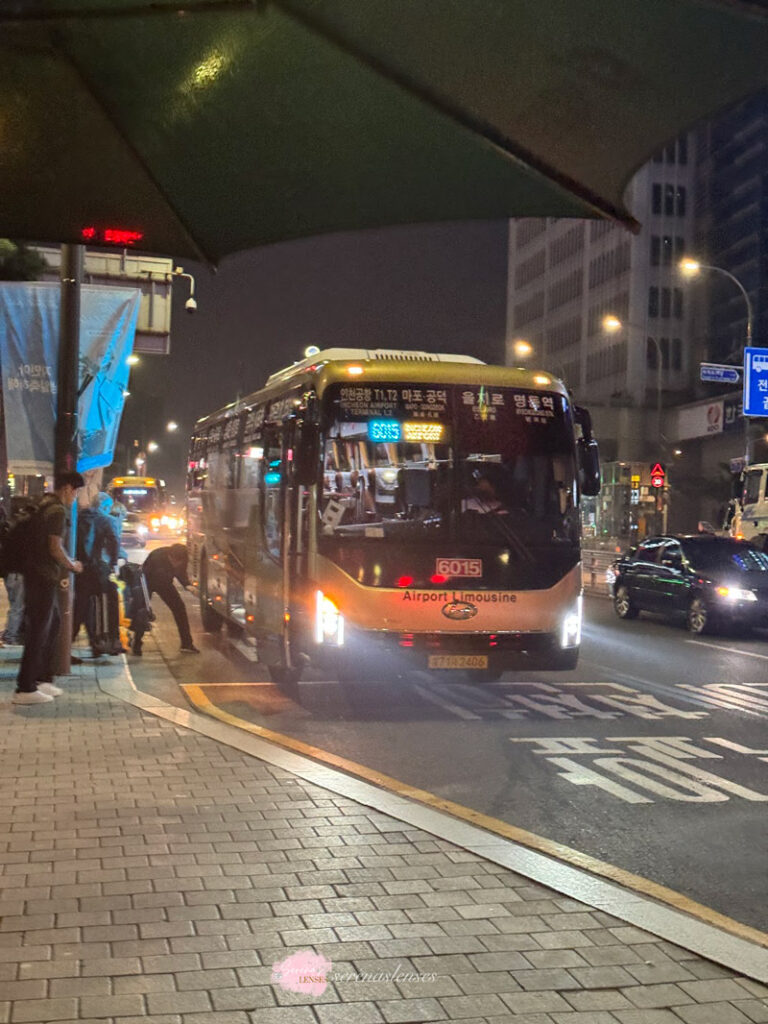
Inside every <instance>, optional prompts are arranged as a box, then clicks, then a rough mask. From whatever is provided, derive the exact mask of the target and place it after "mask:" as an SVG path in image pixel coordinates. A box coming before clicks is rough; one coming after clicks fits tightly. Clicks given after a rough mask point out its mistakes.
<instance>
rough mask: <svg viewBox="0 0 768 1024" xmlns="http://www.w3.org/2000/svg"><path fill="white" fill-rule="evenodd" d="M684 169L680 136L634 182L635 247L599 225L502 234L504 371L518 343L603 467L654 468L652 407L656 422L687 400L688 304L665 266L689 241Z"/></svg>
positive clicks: (523, 223)
mask: <svg viewBox="0 0 768 1024" xmlns="http://www.w3.org/2000/svg"><path fill="white" fill-rule="evenodd" d="M692 157H693V151H692V147H691V139H690V137H689V136H688V135H684V136H681V137H680V138H678V139H677V140H676V141H675V142H673V143H672V144H670V145H669V146H667V147H666V148H665V149H664V150H663V151H662V152H660V153H658V154H657V155H656V156H655V157H654V158H653V159H652V160H651V161H650V162H649V163H647V164H646V165H644V166H643V167H642V168H641V169H640V170H639V171H638V172H637V174H636V175H635V176H634V178H633V179H632V181H631V182H630V184H629V188H628V194H627V204H628V206H629V208H630V209H631V210H632V211H633V213H634V214H635V216H636V217H637V219H638V220H639V221H640V222H641V223H642V225H643V229H642V232H641V233H640V234H639V235H636V236H633V235H631V234H629V233H628V232H627V231H626V230H625V229H624V228H621V227H617V226H616V225H614V224H611V223H608V222H605V221H584V220H558V219H554V218H549V219H522V220H516V221H511V222H510V231H509V276H508V301H507V335H506V337H507V362H508V363H510V364H514V363H516V362H519V361H520V360H519V359H518V358H517V357H516V356H515V350H514V343H515V341H517V340H520V339H524V340H525V341H528V342H529V343H530V344H531V345H532V346H533V350H534V351H533V355H532V356H531V357H530V360H529V361H531V362H535V363H536V365H538V366H542V367H545V368H546V369H548V370H550V371H552V372H554V373H556V374H558V375H559V376H561V377H563V378H564V380H565V381H566V383H567V385H568V387H569V388H571V390H572V391H573V393H574V395H575V396H576V399H577V400H578V401H580V402H583V403H584V404H585V405H589V407H590V409H592V411H593V416H594V419H595V424H596V428H597V431H598V436H599V437H600V441H601V446H602V450H603V453H604V457H606V458H607V459H610V460H617V459H626V460H631V459H639V458H650V457H654V455H655V453H656V452H657V451H658V441H659V437H658V434H659V422H658V416H657V414H658V407H659V399H660V400H661V405H662V411H663V410H664V409H666V408H667V407H668V406H669V405H670V403H672V402H680V401H681V400H683V399H684V398H686V397H688V396H689V395H690V391H691V384H690V379H691V367H692V358H693V352H692V346H691V339H690V327H689V316H688V308H689V296H688V290H687V286H686V283H685V282H684V281H683V280H682V279H681V278H680V276H679V273H678V271H677V267H676V263H677V261H678V260H679V258H680V257H681V256H682V255H683V254H684V253H685V252H686V251H688V248H689V246H690V244H691V241H692V234H693V231H692V220H693V202H692V200H693V188H692V182H693V175H694V169H695V168H694V161H693V159H692ZM606 317H612V318H614V319H613V320H612V321H608V322H609V323H610V325H611V327H612V328H613V329H612V330H609V329H606V322H607V321H606Z"/></svg>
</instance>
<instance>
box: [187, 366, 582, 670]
mask: <svg viewBox="0 0 768 1024" xmlns="http://www.w3.org/2000/svg"><path fill="white" fill-rule="evenodd" d="M187 486H188V505H187V518H188V543H189V554H190V576H191V579H192V581H193V583H194V584H195V586H196V587H197V588H198V593H199V601H200V612H201V616H202V621H203V627H204V628H205V629H206V630H208V631H215V630H218V629H219V628H220V627H221V626H222V624H223V623H225V622H226V623H228V624H229V628H230V629H231V630H233V634H234V635H235V636H239V637H241V638H242V636H243V634H245V636H246V637H247V638H250V642H251V645H252V646H255V647H256V650H257V655H258V660H259V661H261V662H263V663H265V664H266V666H267V667H268V669H269V672H270V675H271V677H272V679H273V680H274V681H275V682H276V683H278V684H280V685H284V686H291V687H295V685H296V684H297V682H298V680H299V678H300V676H301V674H302V671H303V670H304V668H305V667H306V666H308V665H312V666H315V667H317V668H318V669H320V670H321V671H323V672H330V673H332V674H333V676H334V678H337V679H339V680H342V681H352V680H355V679H359V678H364V677H370V676H371V675H374V674H375V673H376V672H378V671H382V670H385V669H387V670H388V669H389V667H390V666H391V667H392V669H393V670H400V669H401V668H402V667H406V668H408V667H410V668H411V669H425V670H429V671H431V672H446V671H447V670H457V671H460V672H463V673H467V674H468V675H469V676H470V678H473V679H476V680H478V681H492V680H495V679H498V678H499V676H500V675H501V674H502V673H503V672H504V671H506V670H508V669H514V668H524V667H537V668H541V669H572V668H574V667H575V666H576V663H577V660H578V653H579V644H580V638H581V618H582V611H581V606H582V597H581V565H580V516H579V504H580V499H581V496H582V495H594V494H597V493H598V491H599V487H600V470H599V462H598V456H597V444H596V442H595V441H594V439H593V437H592V431H591V423H590V418H589V414H588V412H587V411H586V410H584V409H580V408H579V407H577V406H575V405H574V404H573V402H572V400H571V397H570V395H569V393H568V391H567V390H566V388H565V386H564V385H563V384H562V382H561V381H559V380H557V379H556V378H555V377H553V376H552V375H551V374H548V373H544V372H529V371H526V370H523V369H512V368H510V367H503V366H491V365H487V364H486V363H483V362H482V361H480V360H479V359H475V358H474V357H471V356H459V355H443V354H433V353H425V352H398V351H391V350H369V349H329V350H327V351H322V352H317V353H316V354H314V355H310V356H308V357H307V358H305V359H303V360H302V361H300V362H298V363H295V364H294V365H293V366H290V367H288V368H286V369H284V370H281V371H279V372H277V373H275V374H273V375H272V376H271V377H269V379H268V380H267V382H266V384H265V386H264V387H263V388H262V389H261V390H260V391H257V392H256V393H255V394H252V395H250V396H249V397H248V398H245V399H242V400H239V401H237V402H235V403H234V404H232V405H228V406H226V407H225V408H223V409H220V410H219V411H217V412H214V413H212V414H211V415H209V416H206V417H204V418H202V419H200V420H198V422H197V424H196V425H195V430H194V434H193V436H192V439H191V446H190V455H189V463H188V485H187Z"/></svg>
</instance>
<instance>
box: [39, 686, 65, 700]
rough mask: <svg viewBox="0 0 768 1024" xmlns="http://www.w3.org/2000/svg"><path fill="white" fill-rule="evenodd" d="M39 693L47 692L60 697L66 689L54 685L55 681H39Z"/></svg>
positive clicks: (50, 695)
mask: <svg viewBox="0 0 768 1024" xmlns="http://www.w3.org/2000/svg"><path fill="white" fill-rule="evenodd" d="M37 692H38V693H47V694H48V696H49V697H60V696H61V695H62V693H64V691H63V690H62V688H61V687H60V686H54V685H53V683H38V684H37Z"/></svg>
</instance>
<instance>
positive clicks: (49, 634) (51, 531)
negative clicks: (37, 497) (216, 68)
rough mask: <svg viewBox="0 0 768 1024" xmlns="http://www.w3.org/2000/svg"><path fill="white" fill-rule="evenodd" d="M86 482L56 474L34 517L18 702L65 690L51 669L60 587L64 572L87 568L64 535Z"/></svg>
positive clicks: (73, 474) (42, 699) (39, 699)
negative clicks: (71, 551) (74, 556)
mask: <svg viewBox="0 0 768 1024" xmlns="http://www.w3.org/2000/svg"><path fill="white" fill-rule="evenodd" d="M84 486H85V481H84V480H83V478H82V477H81V476H80V474H79V473H76V472H65V473H57V474H56V477H55V479H54V483H53V493H52V494H50V495H46V496H45V497H44V498H43V500H42V501H41V503H40V506H39V510H38V512H37V514H36V517H35V524H34V529H33V531H32V534H31V538H30V541H31V543H30V550H29V551H28V552H26V557H25V567H24V595H25V601H26V613H25V631H24V654H23V655H22V659H21V667H20V668H19V675H18V678H17V681H16V693H15V694H14V695H13V703H14V704H45V703H47V702H48V701H50V700H53V698H54V697H56V696H58V694H60V693H61V692H62V691H61V690H60V689H59V687H58V686H54V685H53V676H52V675H51V674H50V668H51V663H52V660H53V654H54V649H55V645H56V638H57V636H58V633H59V624H60V620H59V608H58V592H59V588H60V585H61V581H62V579H63V578H64V574H65V573H68V572H76V573H79V572H82V571H83V566H82V564H81V563H80V562H79V561H77V560H75V561H73V560H72V559H71V558H70V557H69V555H68V554H67V552H66V549H65V547H64V544H63V537H64V530H65V526H66V522H67V511H68V510H69V509H71V508H72V505H73V504H74V502H75V498H76V497H77V492H78V490H79V488H81V487H84Z"/></svg>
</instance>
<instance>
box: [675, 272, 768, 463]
mask: <svg viewBox="0 0 768 1024" xmlns="http://www.w3.org/2000/svg"><path fill="white" fill-rule="evenodd" d="M678 269H679V271H680V273H681V274H682V276H683V277H687V278H689V279H690V278H694V277H697V276H698V274H699V273H700V272H701V271H702V270H712V271H714V273H716V274H723V275H724V276H725V277H727V278H728V280H729V281H733V283H734V284H735V285H736V287H737V288H738V289H739V291H740V292H741V294H742V297H743V299H744V302H745V303H746V306H747V337H746V342H745V345H746V346H747V347H749V346H750V345H751V344H752V325H753V323H754V311H753V309H752V300H751V299H750V297H749V293H748V292H747V289H746V288H745V287H744V285H743V284H742V283H741V281H740V280H739V279H738V277H736V276H735V274H732V273H731V272H730V270H725V269H724V268H723V267H713V266H712V265H711V264H709V263H700V262H699V261H698V260H695V259H693V258H692V257H690V256H685V257H684V258H683V259H681V260H680V262H679V263H678ZM733 355H735V353H734V352H729V354H728V355H727V356H726V358H727V359H730V358H731V357H732V356H733ZM741 361H742V364H743V362H744V352H743V351H742V353H741ZM742 416H743V418H744V449H745V450H744V461H745V463H746V464H747V465H749V455H750V451H749V449H750V439H749V419H748V418H747V417H746V416H744V412H743V409H742Z"/></svg>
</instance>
